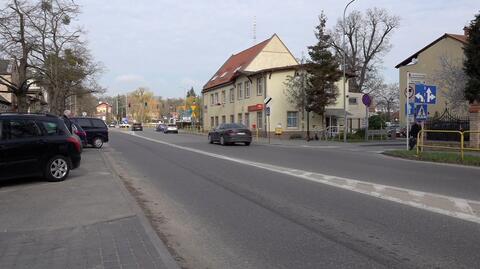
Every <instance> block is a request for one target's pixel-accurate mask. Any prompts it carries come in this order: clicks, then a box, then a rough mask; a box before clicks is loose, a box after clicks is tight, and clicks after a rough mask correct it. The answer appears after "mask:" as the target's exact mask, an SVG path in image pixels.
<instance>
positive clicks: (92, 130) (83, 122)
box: [71, 118, 108, 148]
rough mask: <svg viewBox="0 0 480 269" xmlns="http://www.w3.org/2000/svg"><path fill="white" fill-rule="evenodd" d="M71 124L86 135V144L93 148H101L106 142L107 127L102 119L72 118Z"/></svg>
mask: <svg viewBox="0 0 480 269" xmlns="http://www.w3.org/2000/svg"><path fill="white" fill-rule="evenodd" d="M71 120H72V121H73V122H75V123H77V124H78V125H80V127H82V128H83V130H85V132H86V133H87V143H88V144H90V145H92V146H93V147H95V148H101V147H102V146H103V143H106V142H108V127H107V125H106V124H105V122H104V121H103V120H102V119H97V118H72V119H71Z"/></svg>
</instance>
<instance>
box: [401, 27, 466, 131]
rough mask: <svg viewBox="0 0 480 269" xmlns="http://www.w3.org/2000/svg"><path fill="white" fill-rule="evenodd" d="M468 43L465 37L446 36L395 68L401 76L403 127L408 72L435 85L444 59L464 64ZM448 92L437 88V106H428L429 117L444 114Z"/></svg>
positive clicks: (403, 122)
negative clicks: (446, 93)
mask: <svg viewBox="0 0 480 269" xmlns="http://www.w3.org/2000/svg"><path fill="white" fill-rule="evenodd" d="M466 42H467V39H466V36H465V35H457V34H444V35H442V36H441V37H439V38H438V39H436V40H435V41H433V42H432V43H430V44H428V45H427V46H425V47H424V48H422V49H421V50H419V51H417V52H416V53H414V54H413V55H412V56H410V57H408V58H407V59H405V60H404V61H402V62H401V63H399V64H398V65H397V66H395V68H398V69H399V76H400V77H399V80H400V123H401V124H402V125H405V123H406V120H405V119H406V112H405V103H406V94H405V91H406V89H407V72H409V73H414V75H416V74H424V75H425V77H424V78H422V76H419V77H418V76H417V79H418V80H424V82H425V83H426V84H428V85H435V84H436V83H435V78H436V74H438V73H439V71H440V70H441V68H442V64H441V61H442V59H448V61H449V62H450V63H455V64H458V65H461V64H463V61H464V57H465V56H464V53H463V46H464V45H465V44H466ZM448 90H449V89H442V88H440V87H437V95H436V98H437V100H436V104H435V105H429V106H428V115H429V117H432V116H434V115H435V114H437V115H438V114H442V113H443V112H444V111H445V109H446V107H447V104H448V100H447V99H446V97H445V92H446V91H448Z"/></svg>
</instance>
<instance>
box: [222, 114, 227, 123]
mask: <svg viewBox="0 0 480 269" xmlns="http://www.w3.org/2000/svg"><path fill="white" fill-rule="evenodd" d="M226 121H227V117H226V116H225V115H223V116H222V123H227V122H226Z"/></svg>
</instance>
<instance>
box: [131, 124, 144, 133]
mask: <svg viewBox="0 0 480 269" xmlns="http://www.w3.org/2000/svg"><path fill="white" fill-rule="evenodd" d="M132 131H143V126H142V124H141V123H134V124H133V125H132Z"/></svg>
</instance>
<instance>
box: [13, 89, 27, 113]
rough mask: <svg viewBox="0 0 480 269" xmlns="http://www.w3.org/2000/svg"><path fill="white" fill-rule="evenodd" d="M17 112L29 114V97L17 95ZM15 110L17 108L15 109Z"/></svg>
mask: <svg viewBox="0 0 480 269" xmlns="http://www.w3.org/2000/svg"><path fill="white" fill-rule="evenodd" d="M15 99H16V111H17V112H21V113H27V112H28V97H27V95H26V94H24V93H18V94H15ZM14 109H15V108H14Z"/></svg>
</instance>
